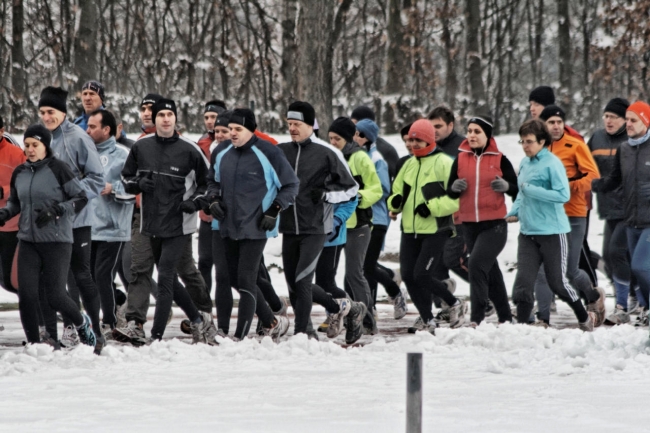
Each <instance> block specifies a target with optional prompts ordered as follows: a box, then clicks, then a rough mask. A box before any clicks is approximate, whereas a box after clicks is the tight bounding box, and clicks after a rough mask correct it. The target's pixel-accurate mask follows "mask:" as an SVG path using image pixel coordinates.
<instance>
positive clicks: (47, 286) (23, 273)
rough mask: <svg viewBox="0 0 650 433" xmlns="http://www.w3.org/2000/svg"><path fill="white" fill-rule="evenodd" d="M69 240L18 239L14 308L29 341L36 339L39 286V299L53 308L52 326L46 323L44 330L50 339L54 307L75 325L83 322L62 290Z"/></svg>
mask: <svg viewBox="0 0 650 433" xmlns="http://www.w3.org/2000/svg"><path fill="white" fill-rule="evenodd" d="M71 253H72V244H67V243H61V242H47V243H32V242H25V241H20V249H19V253H18V286H19V287H20V290H19V292H18V308H19V309H20V320H21V322H22V324H23V329H24V330H25V335H26V337H27V341H28V342H29V343H38V342H39V341H40V336H39V330H38V325H39V315H40V313H39V303H40V302H39V297H40V296H39V286H40V290H42V292H43V302H42V303H40V304H47V306H48V309H49V310H52V311H54V312H55V314H54V327H53V329H52V323H51V322H50V323H49V326H48V332H49V333H50V336H51V337H52V338H54V339H58V337H57V334H56V311H59V312H61V314H62V315H63V317H65V318H67V319H68V320H70V321H71V322H72V323H73V324H74V325H75V326H81V325H82V324H83V317H82V315H81V312H80V311H79V307H77V305H76V304H75V303H74V302H73V301H72V299H71V298H70V296H69V295H68V292H66V290H65V283H66V279H67V277H68V268H69V267H70V255H71Z"/></svg>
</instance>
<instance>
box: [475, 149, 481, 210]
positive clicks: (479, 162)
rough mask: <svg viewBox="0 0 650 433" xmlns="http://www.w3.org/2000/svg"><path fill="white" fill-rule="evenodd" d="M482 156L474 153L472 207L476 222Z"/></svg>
mask: <svg viewBox="0 0 650 433" xmlns="http://www.w3.org/2000/svg"><path fill="white" fill-rule="evenodd" d="M482 157H483V154H481V155H480V156H478V157H477V156H476V154H474V158H475V159H476V184H475V185H474V191H475V192H474V209H475V214H476V222H478V187H479V183H480V176H481V168H480V167H481V158H482Z"/></svg>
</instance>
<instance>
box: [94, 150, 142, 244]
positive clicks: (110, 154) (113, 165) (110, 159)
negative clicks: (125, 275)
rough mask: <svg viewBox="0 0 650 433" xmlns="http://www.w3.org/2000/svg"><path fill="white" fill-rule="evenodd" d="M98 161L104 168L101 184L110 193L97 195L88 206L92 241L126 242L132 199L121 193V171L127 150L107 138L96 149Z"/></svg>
mask: <svg viewBox="0 0 650 433" xmlns="http://www.w3.org/2000/svg"><path fill="white" fill-rule="evenodd" d="M97 151H98V152H99V160H100V162H101V163H102V166H103V167H104V182H105V183H110V184H111V185H112V187H113V192H111V194H109V195H100V196H99V197H97V198H96V199H95V200H93V201H92V202H91V203H90V204H91V207H92V209H93V213H94V214H95V218H94V221H93V228H92V240H93V241H106V242H128V241H130V240H131V220H132V216H133V205H134V204H135V195H133V194H128V193H127V192H126V191H124V184H123V183H122V176H121V173H122V168H123V167H124V162H125V161H126V157H127V156H129V150H128V149H127V148H126V147H124V146H121V145H119V144H117V143H116V142H115V137H111V138H109V139H108V140H106V141H104V142H103V143H99V144H98V145H97Z"/></svg>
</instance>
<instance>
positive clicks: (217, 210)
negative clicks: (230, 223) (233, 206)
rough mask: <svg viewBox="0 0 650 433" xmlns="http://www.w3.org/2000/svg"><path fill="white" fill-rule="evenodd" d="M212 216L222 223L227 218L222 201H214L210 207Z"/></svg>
mask: <svg viewBox="0 0 650 433" xmlns="http://www.w3.org/2000/svg"><path fill="white" fill-rule="evenodd" d="M210 215H212V216H213V217H215V218H216V219H218V220H219V221H222V220H223V219H224V218H225V217H226V208H225V207H224V206H223V204H221V201H219V200H216V201H213V202H212V204H211V205H210Z"/></svg>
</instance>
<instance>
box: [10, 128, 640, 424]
mask: <svg viewBox="0 0 650 433" xmlns="http://www.w3.org/2000/svg"><path fill="white" fill-rule="evenodd" d="M188 136H190V137H192V138H197V137H198V135H197V136H196V137H194V135H192V134H188ZM278 138H280V140H281V141H282V140H283V139H284V140H286V136H283V137H278ZM385 138H387V139H388V140H389V141H390V142H391V143H393V144H394V145H395V147H396V148H397V150H398V153H400V154H405V152H406V150H405V148H404V147H403V145H402V144H401V140H400V138H399V137H398V136H388V137H385ZM517 139H518V137H517V136H514V135H507V136H500V137H497V143H498V145H499V147H500V148H501V150H502V151H503V152H504V153H505V154H506V155H507V156H508V158H509V159H510V160H511V161H512V163H513V165H514V166H515V167H517V166H518V165H519V162H520V160H521V158H522V157H523V152H522V151H521V148H520V146H519V145H518V144H517ZM591 221H592V222H591V227H590V233H589V240H590V246H591V248H592V249H593V250H594V251H600V249H601V243H602V222H600V221H598V220H597V219H596V217H595V212H594V213H593V214H592V220H591ZM517 234H518V225H517V224H510V225H509V240H508V243H507V245H506V247H505V250H504V251H503V253H502V254H501V256H500V257H499V261H500V264H501V266H502V271H503V272H504V277H505V279H506V287H508V288H510V287H512V283H513V281H514V276H515V272H508V270H507V269H508V265H509V264H511V263H514V262H516V251H517V244H516V239H517ZM399 236H400V233H399V223H393V224H391V226H390V229H389V233H388V238H387V242H386V248H385V252H390V253H397V252H398V251H399ZM280 242H281V241H280V238H276V239H272V240H270V241H269V243H268V246H267V248H266V251H265V260H266V264H267V265H270V264H271V263H276V264H278V265H279V266H281V265H282V260H281V256H280V253H281V243H280ZM343 260H344V259H342V260H341V263H343ZM384 263H385V264H387V265H389V266H391V267H393V268H397V267H398V265H397V264H396V263H394V262H389V261H386V262H384ZM343 273H344V272H343V267H342V266H341V268H340V269H339V273H338V276H337V277H338V278H339V282H341V283H342V277H343ZM271 276H272V280H273V284H274V286H275V287H276V289H277V291H278V293H279V294H280V295H285V296H286V295H287V288H286V283H285V281H284V276H283V274H282V273H280V272H279V271H278V270H277V269H275V268H274V269H273V270H272V271H271ZM600 278H601V285H603V286H604V287H607V291H608V293H610V294H611V293H612V289H611V287H609V286H608V285H607V284H605V280H606V279H605V277H604V276H602V275H601V276H600ZM457 280H458V289H457V294H460V295H462V296H467V295H469V287H468V286H467V284H466V283H464V282H462V281H460V280H459V279H458V278H457ZM381 296H382V295H380V297H381ZM383 296H384V297H385V294H383ZM1 302H16V297H15V296H14V295H12V294H10V293H8V292H5V291H0V303H1ZM613 303H614V300H613V298H611V297H610V298H608V300H607V306H608V308H609V309H610V310H611V308H613ZM235 313H236V311H235ZM152 314H153V308H152V309H150V311H149V315H150V317H151V315H152ZM391 314H392V308H391V307H390V306H389V305H386V304H380V305H379V317H380V320H379V324H380V331H381V333H380V334H379V335H377V336H374V337H370V336H365V337H363V339H362V340H361V341H362V342H363V343H365V345H364V346H363V347H357V348H348V349H345V348H343V347H341V346H340V345H339V344H337V343H335V342H332V341H323V340H326V339H325V338H323V339H322V340H321V341H320V342H316V341H310V340H307V339H306V338H305V337H304V336H290V337H285V338H284V339H282V341H281V342H280V343H278V344H275V343H273V342H271V340H270V339H268V338H267V339H263V340H258V339H255V338H251V339H248V340H245V341H243V342H240V343H234V342H232V341H230V340H221V345H220V346H218V347H208V346H205V345H190V344H188V339H187V338H186V337H183V336H182V334H180V332H179V331H178V323H179V322H180V320H181V319H182V318H183V316H182V312H181V311H180V310H177V309H175V318H174V321H173V322H172V324H171V325H170V326H169V327H168V332H167V334H166V336H167V337H169V338H170V339H168V340H165V341H163V342H160V343H155V344H153V345H152V346H150V347H142V348H133V347H130V346H123V345H116V344H111V345H109V346H108V347H106V348H105V349H104V351H103V353H102V356H100V357H97V356H94V355H92V350H91V349H90V348H88V347H78V348H76V349H74V350H72V351H62V352H52V351H51V350H50V349H49V347H46V346H43V345H36V346H31V347H29V348H27V349H24V348H22V347H20V341H21V340H22V339H24V334H23V332H22V328H21V326H20V320H19V315H18V312H17V311H7V312H0V323H1V324H3V325H4V326H5V330H4V331H2V332H0V389H2V390H3V395H4V396H5V397H6V398H5V399H3V404H2V405H0V419H1V420H2V423H1V424H0V431H21V432H22V431H25V432H41V431H47V432H55V431H66V432H68V431H93V432H104V431H106V432H108V431H111V432H112V431H116V429H117V428H120V427H127V428H129V429H130V430H136V429H137V430H138V431H143V432H147V431H190V430H194V431H215V429H218V431H220V432H252V431H263V432H283V433H284V432H329V431H336V432H397V431H403V430H404V426H405V401H406V371H405V369H406V354H407V353H409V352H421V353H423V354H424V357H423V358H424V388H423V398H424V412H423V416H424V429H423V431H481V432H503V431H512V432H520V431H526V432H544V433H547V432H554V431H575V432H582V431H589V432H609V431H612V429H616V430H619V429H620V430H622V431H624V430H633V429H634V430H638V429H639V428H640V429H641V430H644V426H646V425H647V416H646V410H645V409H646V407H647V401H646V400H647V399H646V398H643V397H642V396H644V395H647V393H648V386H649V385H650V346H649V343H648V342H649V340H648V330H647V328H642V329H637V328H634V327H632V326H629V325H624V326H618V327H612V328H599V329H597V330H596V331H595V332H593V333H583V332H581V331H579V330H577V329H575V328H572V325H573V326H574V325H575V318H574V317H573V315H572V313H571V311H570V309H569V308H568V307H566V306H565V305H564V304H562V303H558V313H557V314H556V315H554V316H553V317H552V320H553V322H554V323H557V324H558V325H559V326H560V327H563V326H566V327H565V329H546V330H545V329H539V328H535V327H530V326H523V325H501V326H498V327H497V326H496V324H495V322H494V319H493V318H490V320H488V321H487V322H486V323H484V324H482V325H481V326H479V327H478V328H477V329H470V328H463V329H459V330H451V329H448V328H441V329H438V330H437V335H436V336H432V335H430V334H428V333H419V334H416V335H408V334H406V333H405V330H404V328H405V327H406V326H407V324H408V323H410V322H412V321H413V320H414V319H415V317H416V313H415V309H414V307H413V306H412V305H410V313H409V315H408V316H407V318H406V319H403V320H402V321H399V322H396V321H394V320H393V319H392V318H391ZM323 317H324V315H323V310H322V308H320V307H314V315H313V318H314V323H316V324H317V323H320V321H322V319H323ZM232 323H233V326H234V321H233V322H232ZM146 326H147V327H146V329H147V333H148V332H149V330H150V326H151V321H149V322H148V323H147V325H146ZM391 331H397V332H398V333H396V332H391ZM172 337H173V338H172ZM336 341H337V342H339V343H340V342H341V341H342V337H339V338H338V339H337V340H336Z"/></svg>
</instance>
